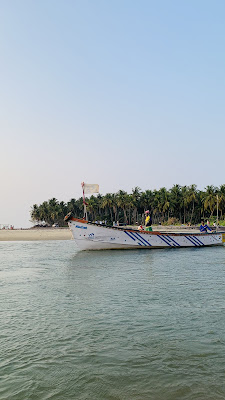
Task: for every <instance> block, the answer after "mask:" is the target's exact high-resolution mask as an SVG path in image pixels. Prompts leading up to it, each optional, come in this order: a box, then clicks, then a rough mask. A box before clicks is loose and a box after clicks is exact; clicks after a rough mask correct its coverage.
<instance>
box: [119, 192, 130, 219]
mask: <svg viewBox="0 0 225 400" xmlns="http://www.w3.org/2000/svg"><path fill="white" fill-rule="evenodd" d="M128 202H129V199H128V195H127V192H125V191H124V190H119V192H117V205H118V207H120V208H121V209H122V210H123V214H124V222H125V223H126V224H127V213H126V208H127V206H128Z"/></svg>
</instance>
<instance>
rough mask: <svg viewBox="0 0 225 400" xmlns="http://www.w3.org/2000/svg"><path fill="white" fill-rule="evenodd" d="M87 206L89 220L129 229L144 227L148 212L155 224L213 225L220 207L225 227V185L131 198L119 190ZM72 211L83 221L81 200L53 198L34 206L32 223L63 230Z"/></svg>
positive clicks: (136, 190)
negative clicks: (56, 224)
mask: <svg viewBox="0 0 225 400" xmlns="http://www.w3.org/2000/svg"><path fill="white" fill-rule="evenodd" d="M87 203H88V205H87V211H88V218H89V220H93V221H95V220H104V221H105V220H106V221H107V223H108V224H109V225H111V224H112V223H113V221H119V222H120V223H126V224H129V225H130V224H132V225H135V224H136V223H137V222H138V223H144V212H145V211H146V210H149V211H150V214H151V218H152V222H153V224H157V223H159V222H160V223H162V224H170V222H171V223H174V224H177V223H184V224H187V223H189V224H197V223H199V222H200V221H201V219H202V218H204V219H209V220H210V222H214V221H215V220H216V215H217V203H218V213H219V218H220V220H221V225H222V223H223V222H224V216H225V184H224V185H221V186H220V187H219V188H217V187H214V186H213V185H211V186H207V187H206V188H205V191H200V190H198V189H197V186H196V185H190V186H180V185H174V186H173V187H172V188H171V189H169V190H167V189H166V188H165V187H163V188H161V189H159V190H153V191H152V190H146V191H145V192H142V191H141V189H140V188H139V187H135V188H134V189H132V193H130V194H129V193H127V192H125V191H124V190H119V191H118V192H117V193H107V194H106V195H105V196H102V195H100V194H99V195H98V196H97V197H95V196H91V197H90V198H89V199H87ZM71 211H72V213H73V215H74V216H75V217H77V218H83V213H84V210H83V198H82V197H80V198H79V199H77V200H76V199H71V200H70V201H68V202H67V203H64V202H63V201H61V202H59V201H58V200H57V199H56V198H52V199H50V200H48V201H44V202H43V203H42V204H40V205H37V204H34V205H33V206H32V208H31V211H30V214H31V220H32V221H33V222H36V223H40V222H45V223H47V224H49V225H52V224H54V223H56V222H57V223H58V224H59V225H60V226H66V225H67V224H65V223H64V217H65V215H66V214H68V213H69V212H71ZM224 223H225V222H224Z"/></svg>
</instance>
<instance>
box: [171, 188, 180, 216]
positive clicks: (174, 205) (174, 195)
mask: <svg viewBox="0 0 225 400" xmlns="http://www.w3.org/2000/svg"><path fill="white" fill-rule="evenodd" d="M181 207H182V194H181V186H180V185H173V187H172V188H171V189H170V208H171V211H172V212H173V216H174V217H175V218H178V219H180V220H181Z"/></svg>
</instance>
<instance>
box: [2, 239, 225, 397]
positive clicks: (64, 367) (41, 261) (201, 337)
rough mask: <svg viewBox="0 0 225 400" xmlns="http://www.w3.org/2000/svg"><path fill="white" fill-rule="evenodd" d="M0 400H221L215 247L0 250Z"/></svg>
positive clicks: (19, 246) (223, 323) (223, 365)
mask: <svg viewBox="0 0 225 400" xmlns="http://www.w3.org/2000/svg"><path fill="white" fill-rule="evenodd" d="M0 285H1V287H0V300H1V301H0V304H1V305H0V310H1V330H0V378H1V380H0V382H1V383H0V399H1V400H3V399H10V400H13V399H16V400H27V399H32V400H33V399H38V400H45V399H54V400H56V399H60V400H61V399H62V400H67V399H77V400H86V399H91V400H149V399H152V400H167V399H168V400H169V399H171V400H176V399H179V400H180V399H190V400H194V399H197V400H199V399H202V400H203V399H204V400H208V399H212V400H217V399H223V400H224V398H225V247H218V248H208V249H179V250H178V249H176V250H175V249H169V250H134V251H104V252H78V251H77V250H76V246H75V243H74V242H73V241H57V242H53V241H52V242H23V243H22V242H1V243H0Z"/></svg>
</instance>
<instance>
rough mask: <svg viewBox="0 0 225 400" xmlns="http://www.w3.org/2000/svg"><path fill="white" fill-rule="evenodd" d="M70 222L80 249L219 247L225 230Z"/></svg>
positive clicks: (224, 238) (71, 219)
mask: <svg viewBox="0 0 225 400" xmlns="http://www.w3.org/2000/svg"><path fill="white" fill-rule="evenodd" d="M68 225H69V228H70V230H71V231H72V235H73V238H74V240H75V242H76V244H77V246H78V247H79V248H80V249H81V250H107V249H137V248H142V249H155V248H158V249H163V248H178V247H204V246H218V245H222V244H223V243H224V242H225V233H223V232H217V233H195V234H193V233H163V232H146V231H138V230H132V229H122V228H114V227H106V226H103V225H98V224H94V223H90V222H88V221H84V220H80V219H77V218H73V217H71V218H70V219H69V220H68Z"/></svg>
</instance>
